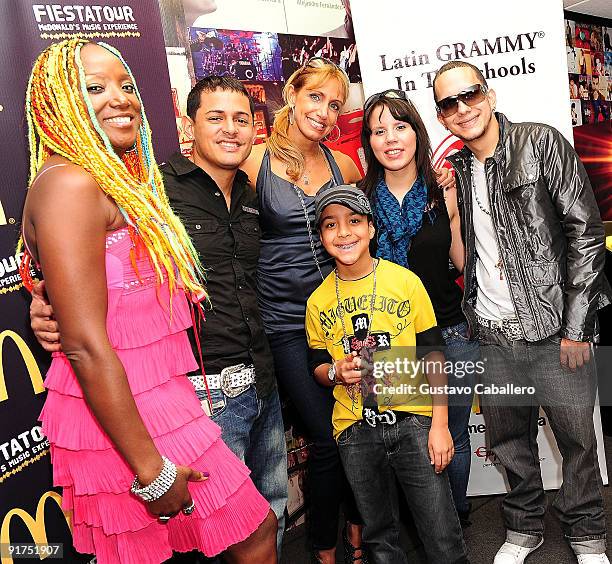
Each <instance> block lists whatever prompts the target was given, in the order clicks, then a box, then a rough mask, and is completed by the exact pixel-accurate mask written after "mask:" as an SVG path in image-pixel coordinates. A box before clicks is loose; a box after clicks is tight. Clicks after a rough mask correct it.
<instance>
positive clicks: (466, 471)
mask: <svg viewBox="0 0 612 564" xmlns="http://www.w3.org/2000/svg"><path fill="white" fill-rule="evenodd" d="M442 337H443V338H444V342H445V343H446V349H445V351H444V353H445V356H446V359H447V360H450V361H452V362H453V364H455V363H457V362H465V361H472V362H476V361H477V360H479V358H480V347H479V346H478V341H476V340H470V337H469V327H468V324H467V323H466V322H465V321H464V322H463V323H459V324H458V325H452V326H450V327H444V328H443V329H442ZM459 376H461V377H459ZM448 384H449V386H464V387H466V388H469V389H470V390H472V391H471V393H466V394H461V395H450V396H449V398H448V428H449V431H450V433H451V436H452V437H453V442H454V443H455V456H454V457H453V460H452V461H451V463H450V464H449V465H448V468H447V472H448V479H449V480H450V485H451V490H452V492H453V501H454V502H455V507H456V508H457V511H458V512H460V513H467V512H468V511H469V509H470V506H469V503H468V500H467V487H468V481H469V479H470V464H471V461H472V452H471V448H470V433H469V432H468V424H469V421H470V413H471V410H472V400H473V398H474V393H473V390H474V385H475V384H476V378H475V374H474V371H473V370H466V371H465V374H464V375H463V374H461V373H459V372H458V371H455V372H453V373H452V374H449V375H448Z"/></svg>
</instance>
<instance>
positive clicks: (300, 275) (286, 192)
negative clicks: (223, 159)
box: [241, 57, 362, 563]
mask: <svg viewBox="0 0 612 564" xmlns="http://www.w3.org/2000/svg"><path fill="white" fill-rule="evenodd" d="M348 91H349V82H348V78H347V77H346V74H345V73H344V72H343V71H341V70H340V69H339V68H338V67H337V66H336V65H335V64H334V63H332V62H331V61H328V60H327V59H323V58H319V57H316V58H312V59H310V61H308V62H307V63H306V64H305V65H304V66H302V67H300V68H299V69H298V70H297V71H295V72H294V73H293V74H292V75H291V77H289V79H288V80H287V82H286V83H285V88H284V90H283V97H284V100H285V102H286V105H285V106H284V107H283V108H282V109H281V110H279V111H278V112H277V114H276V116H275V119H274V131H273V133H272V135H271V136H270V138H269V139H268V142H267V143H266V145H256V146H255V147H253V151H252V153H251V156H250V157H249V159H248V160H247V161H246V163H244V164H243V165H242V166H241V168H242V170H244V171H245V172H246V173H247V174H248V175H249V178H250V180H251V182H252V183H255V182H254V181H255V180H256V186H257V193H258V196H259V214H260V226H261V233H262V235H261V251H260V258H259V267H258V273H257V286H258V295H259V306H260V311H261V316H262V319H263V322H264V327H265V330H266V333H267V336H268V339H269V341H270V347H271V349H272V354H273V356H274V364H275V372H276V376H277V378H278V381H279V383H280V384H281V386H282V387H283V389H284V390H285V391H286V392H287V394H288V395H289V397H290V398H291V401H292V402H293V404H294V405H295V407H296V409H297V411H298V413H299V415H300V418H301V419H302V420H303V421H304V424H305V425H306V430H307V433H308V435H309V438H310V439H311V440H312V446H311V449H310V453H309V457H308V473H309V480H308V492H309V494H310V495H309V504H310V507H309V515H308V521H307V522H308V530H309V538H310V543H311V545H312V548H313V551H314V554H315V557H316V559H317V560H318V561H319V562H325V563H327V562H335V546H336V540H337V534H338V515H339V509H340V503H341V501H342V499H343V497H344V498H345V500H346V502H345V507H344V516H345V517H346V519H347V521H348V525H347V527H346V528H345V530H344V539H345V546H346V548H347V549H348V550H347V557H348V558H347V562H353V561H354V560H357V561H358V562H362V560H361V559H360V556H359V555H360V551H359V550H357V551H355V549H354V547H359V546H360V544H361V533H360V527H358V526H356V525H354V524H355V523H359V522H360V517H359V514H358V512H357V510H356V508H355V506H354V501H352V496H351V495H345V494H346V493H347V492H350V488H349V487H348V485H345V484H346V479H345V478H344V473H343V471H342V465H341V463H340V458H339V455H338V448H337V446H336V443H335V441H334V439H333V436H332V427H331V425H332V408H333V403H334V399H333V397H332V395H331V392H330V390H329V388H324V387H322V386H319V385H318V384H317V383H316V382H315V381H314V378H313V377H312V374H310V372H309V369H308V345H307V342H306V333H305V329H304V319H305V315H306V300H307V299H308V297H309V296H310V294H311V293H312V292H313V291H314V290H315V288H317V286H319V284H320V283H321V281H322V280H323V278H324V277H325V276H327V274H329V273H330V272H331V270H332V267H333V261H332V260H331V259H330V257H329V256H328V255H327V253H325V251H324V250H323V248H322V246H321V243H320V241H319V235H318V231H317V229H316V225H315V220H314V197H315V195H316V194H317V192H318V191H319V190H320V189H321V188H323V187H324V186H328V185H329V184H332V183H333V184H343V183H345V182H356V181H357V180H359V179H360V178H361V175H360V174H359V170H358V169H357V167H356V165H355V163H354V162H353V161H352V160H351V159H350V158H349V157H348V156H346V155H344V154H342V153H339V152H337V151H330V150H329V149H328V148H327V147H325V145H323V144H322V140H323V139H324V138H325V136H326V135H328V134H329V133H330V131H331V130H332V129H333V128H334V126H335V125H336V121H337V119H338V116H339V115H340V110H341V109H342V106H343V105H344V103H345V101H346V99H347V97H348ZM349 541H350V542H349ZM351 544H352V546H351ZM353 559H354V560H353Z"/></svg>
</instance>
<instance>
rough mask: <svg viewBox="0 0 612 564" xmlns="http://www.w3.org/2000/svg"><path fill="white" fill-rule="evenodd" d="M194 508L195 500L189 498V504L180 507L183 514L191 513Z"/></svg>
mask: <svg viewBox="0 0 612 564" xmlns="http://www.w3.org/2000/svg"><path fill="white" fill-rule="evenodd" d="M194 509H195V501H193V500H191V505H188V506H187V507H183V509H182V511H183V515H191V514H192V513H193V510H194Z"/></svg>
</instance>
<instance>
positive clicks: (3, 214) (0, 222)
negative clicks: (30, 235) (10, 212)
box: [0, 201, 15, 225]
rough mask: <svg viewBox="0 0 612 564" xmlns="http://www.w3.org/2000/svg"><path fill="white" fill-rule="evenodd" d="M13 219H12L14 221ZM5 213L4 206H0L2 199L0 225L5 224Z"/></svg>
mask: <svg viewBox="0 0 612 564" xmlns="http://www.w3.org/2000/svg"><path fill="white" fill-rule="evenodd" d="M14 221H15V220H13V222H14ZM6 224H7V221H6V214H5V213H4V208H3V207H2V201H0V225H6Z"/></svg>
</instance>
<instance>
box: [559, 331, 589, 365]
mask: <svg viewBox="0 0 612 564" xmlns="http://www.w3.org/2000/svg"><path fill="white" fill-rule="evenodd" d="M559 354H560V359H561V365H562V366H565V367H566V368H569V369H570V370H576V368H579V367H580V366H582V365H583V364H587V363H588V362H589V360H590V359H591V343H587V342H583V341H572V340H571V339H566V338H565V337H562V338H561V351H560V353H559Z"/></svg>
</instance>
